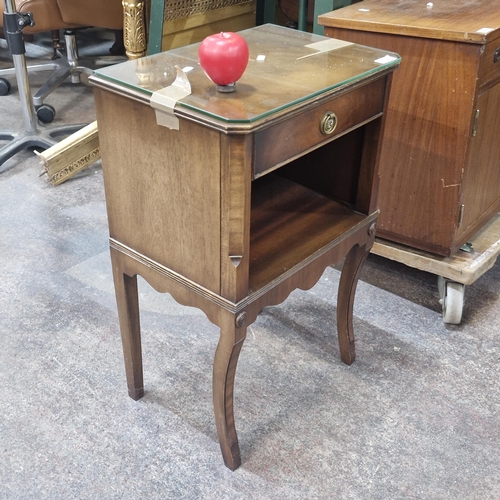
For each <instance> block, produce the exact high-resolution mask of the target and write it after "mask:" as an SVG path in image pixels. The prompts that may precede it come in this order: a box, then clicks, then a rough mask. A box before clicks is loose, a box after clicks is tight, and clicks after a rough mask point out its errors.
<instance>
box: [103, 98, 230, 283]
mask: <svg viewBox="0 0 500 500" xmlns="http://www.w3.org/2000/svg"><path fill="white" fill-rule="evenodd" d="M95 100H96V109H97V120H98V125H99V139H100V144H101V154H102V163H103V174H104V183H105V189H106V200H107V206H108V219H109V227H110V235H111V237H112V238H115V239H116V240H118V241H119V242H121V243H123V244H124V245H127V246H129V247H131V248H133V249H134V250H136V251H137V252H139V253H142V254H144V255H146V256H147V257H149V258H151V259H153V260H154V261H156V262H158V263H160V264H162V265H164V266H166V267H168V268H169V269H171V270H173V271H175V272H178V273H181V274H182V275H184V276H185V277H187V278H188V279H195V280H196V281H197V282H198V283H199V284H201V285H202V286H204V287H206V288H208V289H210V290H212V291H214V292H216V293H219V292H220V212H221V209H220V198H221V197H220V137H219V133H218V132H215V131H213V130H210V129H208V128H207V127H202V126H199V125H197V124H193V123H190V122H187V121H183V120H181V121H180V130H169V129H167V128H165V127H161V126H158V125H157V124H156V117H155V113H154V111H153V109H152V108H150V107H149V106H147V105H144V104H140V103H137V102H135V101H132V100H130V99H127V98H124V97H120V96H117V95H114V94H111V93H109V92H106V91H103V90H100V89H96V90H95ZM117 138H118V140H117ZM197 158H203V161H195V159H197ZM188 228H189V229H188Z"/></svg>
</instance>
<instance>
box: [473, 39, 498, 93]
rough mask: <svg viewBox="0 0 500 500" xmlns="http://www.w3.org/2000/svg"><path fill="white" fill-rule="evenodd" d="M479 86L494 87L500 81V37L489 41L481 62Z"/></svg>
mask: <svg viewBox="0 0 500 500" xmlns="http://www.w3.org/2000/svg"><path fill="white" fill-rule="evenodd" d="M478 77H479V87H480V88H482V87H485V86H487V87H492V86H493V85H495V84H496V83H498V82H499V81H500V38H496V39H495V40H492V41H491V42H489V43H488V44H487V45H486V47H485V49H484V52H483V54H482V55H481V60H480V62H479V76H478Z"/></svg>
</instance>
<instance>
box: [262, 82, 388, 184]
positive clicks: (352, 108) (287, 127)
mask: <svg viewBox="0 0 500 500" xmlns="http://www.w3.org/2000/svg"><path fill="white" fill-rule="evenodd" d="M385 84H386V78H385V77H384V78H381V79H379V80H375V81H374V82H371V83H369V84H368V85H365V86H364V87H361V88H357V89H355V90H353V91H351V92H348V93H346V94H342V95H340V96H336V97H333V98H332V99H331V100H330V101H327V102H323V103H321V104H320V105H318V106H316V107H314V108H312V109H311V110H309V111H306V112H305V113H302V114H299V115H297V116H294V117H292V118H289V119H288V120H285V121H282V122H280V123H277V124H275V125H273V126H271V127H269V128H267V129H264V130H261V131H259V132H256V134H255V141H254V168H253V170H254V177H259V176H261V175H263V174H265V173H266V172H269V171H271V170H274V169H275V168H276V167H278V166H280V165H283V164H285V163H287V162H288V161H290V160H292V159H293V158H296V157H298V156H302V155H303V154H305V153H307V152H308V151H310V150H312V149H315V148H316V147H317V146H318V145H320V144H321V143H324V142H327V141H330V140H332V139H333V138H335V137H338V136H340V135H342V134H343V133H345V132H347V131H349V130H350V129H352V128H354V127H358V126H361V125H362V124H363V123H365V122H366V121H369V120H370V119H374V118H376V117H378V116H380V115H381V114H382V111H383V108H384V98H385ZM332 113H333V114H334V115H335V116H334V117H331V114H332ZM329 127H330V128H329ZM331 128H333V130H331Z"/></svg>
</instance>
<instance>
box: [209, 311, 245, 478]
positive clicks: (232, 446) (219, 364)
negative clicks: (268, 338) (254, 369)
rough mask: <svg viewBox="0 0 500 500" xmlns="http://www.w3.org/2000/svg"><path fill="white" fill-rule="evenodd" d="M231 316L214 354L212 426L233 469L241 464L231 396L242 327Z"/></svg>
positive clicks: (223, 326)
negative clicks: (213, 422)
mask: <svg viewBox="0 0 500 500" xmlns="http://www.w3.org/2000/svg"><path fill="white" fill-rule="evenodd" d="M237 321H238V320H237V319H236V322H237ZM236 322H235V318H234V316H231V317H230V319H229V320H228V321H226V322H225V323H229V324H228V325H222V326H221V332H220V339H219V344H218V345H217V350H216V352H215V359H214V373H213V402H214V413H215V424H216V426H217V434H218V436H219V443H220V447H221V451H222V456H223V458H224V463H225V464H226V466H227V467H228V468H229V469H231V470H235V469H237V468H238V467H239V466H240V465H241V456H240V447H239V445H238V436H237V435H236V427H235V425H234V413H233V395H234V377H235V374H236V365H237V363H238V357H239V355H240V351H241V347H242V346H243V341H244V340H245V336H246V326H241V327H238V326H236Z"/></svg>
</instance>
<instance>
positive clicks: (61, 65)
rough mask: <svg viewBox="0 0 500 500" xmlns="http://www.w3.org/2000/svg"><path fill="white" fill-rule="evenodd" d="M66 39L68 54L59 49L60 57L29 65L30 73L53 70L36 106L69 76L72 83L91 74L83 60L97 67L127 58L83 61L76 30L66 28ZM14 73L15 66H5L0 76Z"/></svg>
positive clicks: (39, 92)
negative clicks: (79, 51) (79, 52)
mask: <svg viewBox="0 0 500 500" xmlns="http://www.w3.org/2000/svg"><path fill="white" fill-rule="evenodd" d="M64 41H65V46H66V56H64V55H63V54H61V53H60V52H59V51H57V52H56V54H57V55H58V56H59V57H58V59H54V60H52V61H50V62H46V63H40V64H29V65H27V71H28V73H32V72H38V71H53V73H52V75H51V76H50V78H49V79H48V80H47V82H45V83H44V84H43V85H42V87H40V89H38V91H37V92H36V93H35V94H34V95H33V104H34V105H35V107H36V108H38V107H39V106H41V105H42V104H43V101H44V99H45V98H46V97H47V96H48V95H49V94H51V93H52V92H53V91H54V90H55V89H56V88H57V87H59V86H60V85H61V84H62V83H63V82H64V81H65V80H67V79H68V78H69V79H70V81H71V83H80V81H81V80H80V74H82V73H84V74H87V75H91V74H92V69H91V68H90V67H87V66H85V65H82V64H81V63H82V62H88V63H89V66H93V67H97V66H107V65H110V64H116V63H119V62H123V61H126V60H127V58H126V57H124V56H101V57H96V58H86V59H85V61H83V60H82V61H81V60H80V59H79V57H78V50H77V45H76V36H75V31H74V30H66V31H65V32H64ZM14 74H15V68H5V69H1V70H0V77H4V76H8V75H14Z"/></svg>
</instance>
